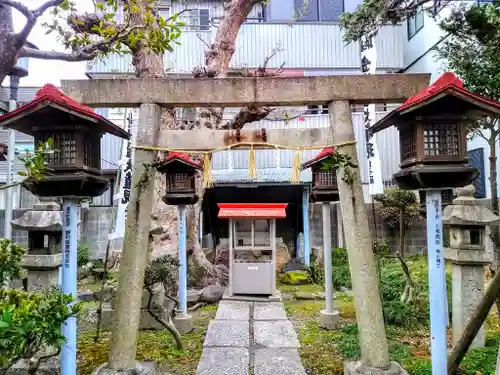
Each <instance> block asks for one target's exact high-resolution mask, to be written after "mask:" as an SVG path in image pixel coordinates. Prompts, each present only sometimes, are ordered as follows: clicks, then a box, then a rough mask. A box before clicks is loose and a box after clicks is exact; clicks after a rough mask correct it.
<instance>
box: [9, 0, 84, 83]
mask: <svg viewBox="0 0 500 375" xmlns="http://www.w3.org/2000/svg"><path fill="white" fill-rule="evenodd" d="M76 2H77V4H78V9H79V10H82V11H89V12H90V11H92V9H93V3H92V1H91V0H77V1H76ZM22 3H23V4H24V5H26V6H27V7H29V8H30V9H36V8H37V7H39V6H40V5H41V4H43V3H44V1H43V0H23V1H22ZM50 17H51V14H50V13H49V12H46V13H45V14H44V15H43V16H42V17H40V18H39V20H38V24H37V25H36V26H35V28H34V29H33V31H32V32H31V34H30V37H29V38H28V40H29V41H30V42H32V43H34V44H35V45H36V46H37V47H38V48H40V49H41V50H48V51H52V50H55V51H61V52H63V51H64V48H63V47H62V46H61V44H60V43H59V42H58V41H57V37H56V36H55V35H53V34H49V35H45V29H44V28H43V27H42V26H41V24H42V23H43V22H44V21H45V22H47V21H48V20H50ZM25 22H26V19H25V18H24V16H23V15H22V14H21V13H19V12H17V11H16V10H14V27H15V29H16V31H19V30H21V29H22V27H23V26H24V24H25ZM85 64H86V63H85V62H64V61H48V60H39V59H30V60H29V74H28V76H27V77H25V78H21V81H20V85H21V86H43V85H44V84H46V83H52V84H54V85H56V86H59V85H60V83H61V82H60V81H61V80H62V79H86V78H87V77H86V76H85ZM6 81H7V80H6ZM7 84H8V82H5V85H7Z"/></svg>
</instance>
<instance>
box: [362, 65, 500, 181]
mask: <svg viewBox="0 0 500 375" xmlns="http://www.w3.org/2000/svg"><path fill="white" fill-rule="evenodd" d="M499 113H500V103H498V102H496V101H494V100H490V99H487V98H484V97H481V96H478V95H476V94H473V93H471V92H470V91H468V90H466V89H465V88H464V86H463V84H462V82H461V81H460V79H458V78H457V77H456V76H455V75H454V74H453V73H445V74H443V75H442V76H441V77H440V78H439V79H438V80H437V81H436V82H434V84H432V85H431V86H429V87H428V88H427V89H425V90H424V91H422V92H421V93H419V94H417V95H415V96H413V97H411V98H409V99H408V100H407V101H406V102H405V103H404V104H403V105H401V106H400V107H398V108H397V109H395V110H394V111H392V112H391V113H389V114H388V115H387V116H385V117H384V118H383V119H381V120H380V121H379V122H377V123H376V124H375V125H373V127H372V128H371V130H372V131H373V132H378V131H381V130H383V129H386V128H388V127H390V126H392V125H396V126H397V127H398V129H399V140H400V145H399V147H400V153H401V170H400V171H399V172H398V173H396V174H395V175H394V179H395V181H396V182H397V184H398V185H399V186H400V187H401V188H403V189H410V190H423V189H443V188H456V187H462V186H465V185H469V184H471V183H472V181H473V180H474V179H475V178H477V176H478V171H477V169H476V168H474V167H473V166H471V165H469V164H468V154H467V139H466V136H467V130H466V126H467V125H469V124H471V123H474V122H475V121H477V120H480V119H483V118H485V117H486V116H498V114H499Z"/></svg>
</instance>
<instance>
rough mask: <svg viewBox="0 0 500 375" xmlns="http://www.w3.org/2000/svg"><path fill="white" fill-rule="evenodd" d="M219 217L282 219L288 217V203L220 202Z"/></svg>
mask: <svg viewBox="0 0 500 375" xmlns="http://www.w3.org/2000/svg"><path fill="white" fill-rule="evenodd" d="M218 206H219V215H218V217H219V218H223V219H281V218H285V217H286V207H287V206H288V203H218Z"/></svg>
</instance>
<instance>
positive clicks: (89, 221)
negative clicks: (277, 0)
mask: <svg viewBox="0 0 500 375" xmlns="http://www.w3.org/2000/svg"><path fill="white" fill-rule="evenodd" d="M371 207H372V206H371V204H367V209H368V220H369V223H370V228H371V230H372V231H373V232H374V225H373V215H372V210H371ZM25 211H28V209H16V210H14V213H13V217H14V218H18V217H19V216H21V215H22V214H23V213H24V212H25ZM112 216H113V215H112V208H111V207H90V209H89V210H84V211H83V212H82V214H81V220H82V223H81V239H82V241H83V242H85V243H86V245H87V246H88V247H89V249H90V250H91V252H92V256H93V258H96V259H103V258H104V256H105V254H106V246H107V238H108V234H109V230H110V225H111V222H112ZM4 217H5V216H4V211H3V210H0V236H1V235H3V227H4ZM309 223H310V224H309V225H310V231H311V232H310V235H311V247H312V248H317V249H322V248H323V222H322V210H321V204H320V203H315V204H311V205H310V210H309ZM347 230H348V228H347ZM282 234H283V233H282ZM12 235H13V240H14V241H15V242H17V243H19V244H20V245H22V246H27V245H28V236H27V232H26V231H19V230H13V231H12ZM331 236H332V246H334V247H336V246H337V245H338V236H337V205H336V204H332V205H331ZM285 237H286V239H285V242H286V243H287V246H288V247H289V248H290V250H292V251H293V248H294V233H292V232H290V233H287V235H286V236H285ZM377 238H378V241H379V242H382V241H386V242H387V243H388V244H389V247H390V248H391V249H392V250H395V249H396V248H397V246H398V238H397V233H396V235H395V237H394V236H393V234H392V233H391V232H390V231H387V230H386V229H385V228H384V226H383V222H382V219H381V218H380V217H379V216H378V215H377ZM406 244H407V249H408V251H409V253H412V254H421V253H422V252H424V251H425V247H426V232H425V219H422V220H421V221H420V222H419V223H417V224H414V225H413V226H412V229H411V230H410V232H409V233H408V235H407V238H406ZM121 246H122V241H121V240H120V241H116V242H114V243H112V245H111V248H112V249H120V248H121ZM292 253H293V252H292Z"/></svg>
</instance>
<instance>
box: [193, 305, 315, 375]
mask: <svg viewBox="0 0 500 375" xmlns="http://www.w3.org/2000/svg"><path fill="white" fill-rule="evenodd" d="M203 346H204V348H203V353H202V356H201V358H200V362H199V363H198V368H197V370H196V375H224V374H228V375H248V374H250V373H252V374H253V375H274V374H290V375H306V372H305V370H304V367H303V365H302V361H301V360H300V356H299V353H298V350H297V349H298V348H300V343H299V340H298V338H297V334H296V332H295V329H294V327H293V324H292V323H291V322H290V321H289V320H288V319H287V316H286V312H285V308H284V306H283V304H282V303H281V302H245V301H227V300H226V301H221V302H220V303H219V308H218V309H217V314H216V316H215V319H214V320H212V321H211V322H210V324H209V325H208V330H207V334H206V337H205V342H204V344H203Z"/></svg>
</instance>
